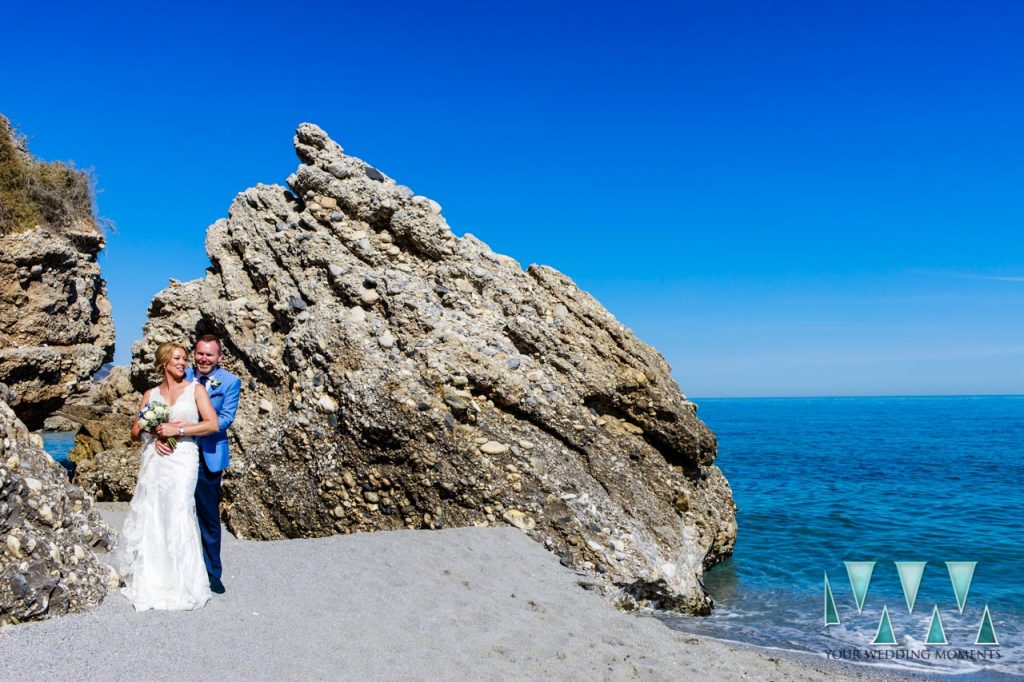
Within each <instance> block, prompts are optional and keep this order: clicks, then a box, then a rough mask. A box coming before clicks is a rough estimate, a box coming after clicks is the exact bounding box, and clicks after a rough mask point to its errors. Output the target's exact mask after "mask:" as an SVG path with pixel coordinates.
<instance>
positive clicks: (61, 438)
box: [39, 431, 75, 462]
mask: <svg viewBox="0 0 1024 682" xmlns="http://www.w3.org/2000/svg"><path fill="white" fill-rule="evenodd" d="M39 435H40V436H42V437H43V446H44V447H45V448H46V452H48V453H49V455H50V457H53V458H54V459H55V460H57V461H58V462H61V461H67V458H68V454H69V453H70V452H71V448H73V447H75V433H74V432H73V431H40V432H39Z"/></svg>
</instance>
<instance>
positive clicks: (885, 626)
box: [871, 605, 897, 644]
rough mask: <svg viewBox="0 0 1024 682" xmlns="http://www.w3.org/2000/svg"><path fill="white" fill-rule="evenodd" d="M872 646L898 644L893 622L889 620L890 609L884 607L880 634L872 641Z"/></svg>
mask: <svg viewBox="0 0 1024 682" xmlns="http://www.w3.org/2000/svg"><path fill="white" fill-rule="evenodd" d="M871 643H872V644H896V643H897V642H896V633H895V632H893V631H892V621H890V620H889V607H888V606H884V605H883V606H882V617H881V618H880V619H879V621H878V632H876V633H875V638H874V639H873V640H871Z"/></svg>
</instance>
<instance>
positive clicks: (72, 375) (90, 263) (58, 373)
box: [0, 116, 114, 428]
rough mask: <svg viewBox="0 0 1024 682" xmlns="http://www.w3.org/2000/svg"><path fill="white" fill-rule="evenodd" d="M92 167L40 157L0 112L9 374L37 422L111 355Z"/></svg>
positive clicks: (0, 319)
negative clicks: (89, 172)
mask: <svg viewBox="0 0 1024 682" xmlns="http://www.w3.org/2000/svg"><path fill="white" fill-rule="evenodd" d="M103 245H104V236H103V231H102V230H101V229H100V227H99V226H98V225H97V224H96V220H95V219H94V218H93V211H92V199H91V195H90V191H89V179H88V176H86V175H85V174H83V173H81V172H80V171H76V170H75V169H73V168H71V167H70V166H67V165H64V164H60V163H43V162H39V161H36V160H34V159H33V158H32V157H31V155H30V154H29V153H28V150H27V149H26V147H25V145H24V142H23V141H22V140H21V139H20V138H18V137H17V136H15V135H14V134H13V132H12V130H11V128H10V124H9V123H8V122H7V119H5V118H3V117H2V116H0V382H4V383H6V384H8V385H9V386H10V387H11V390H12V391H13V395H14V398H13V399H12V402H11V407H12V408H13V409H14V410H15V412H16V413H17V414H18V416H19V417H20V418H21V419H22V420H23V421H24V422H25V423H26V424H27V425H28V426H30V427H32V428H38V427H39V426H41V425H42V422H43V420H44V419H45V418H46V417H47V416H49V415H50V414H51V413H53V412H54V411H55V410H57V409H58V408H60V407H61V405H63V403H64V401H65V400H66V399H67V397H68V396H69V395H71V394H72V393H74V392H75V391H76V389H78V388H80V384H82V385H84V384H85V383H86V382H88V380H89V378H90V377H91V376H92V375H93V374H94V373H95V372H96V371H97V370H98V369H99V368H100V367H101V366H102V365H103V363H104V362H107V361H109V360H110V359H111V357H112V356H113V352H114V325H113V322H112V320H111V317H110V303H109V302H108V300H107V295H106V291H105V285H104V282H103V279H102V278H101V277H100V269H99V265H98V264H97V262H96V256H97V254H98V253H99V252H100V250H101V249H102V248H103Z"/></svg>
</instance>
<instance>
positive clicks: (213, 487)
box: [196, 454, 223, 578]
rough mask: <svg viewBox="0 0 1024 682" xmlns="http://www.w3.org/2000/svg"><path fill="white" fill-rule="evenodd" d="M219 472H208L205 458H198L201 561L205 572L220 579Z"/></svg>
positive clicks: (198, 515)
mask: <svg viewBox="0 0 1024 682" xmlns="http://www.w3.org/2000/svg"><path fill="white" fill-rule="evenodd" d="M222 473H223V472H221V471H210V467H208V466H207V465H206V458H205V457H203V456H202V454H200V456H199V478H198V480H196V516H197V517H198V518H199V532H200V533H201V534H202V536H203V561H205V562H206V572H207V573H209V574H210V575H211V576H213V577H214V578H220V575H221V570H222V567H221V563H220V479H221V474H222Z"/></svg>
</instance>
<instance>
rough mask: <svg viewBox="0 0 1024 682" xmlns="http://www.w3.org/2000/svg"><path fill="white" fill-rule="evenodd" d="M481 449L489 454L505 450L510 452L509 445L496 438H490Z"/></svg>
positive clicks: (500, 452)
mask: <svg viewBox="0 0 1024 682" xmlns="http://www.w3.org/2000/svg"><path fill="white" fill-rule="evenodd" d="M480 451H481V452H485V453H487V454H488V455H500V454H502V453H504V452H508V446H507V445H505V444H504V443H499V442H498V441H496V440H489V441H487V442H486V443H484V444H483V445H481V446H480Z"/></svg>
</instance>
